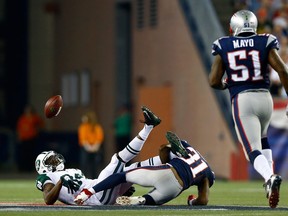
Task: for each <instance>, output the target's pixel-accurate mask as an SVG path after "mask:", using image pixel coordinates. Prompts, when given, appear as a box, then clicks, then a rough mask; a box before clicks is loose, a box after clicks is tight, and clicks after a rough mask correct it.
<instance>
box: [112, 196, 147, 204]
mask: <svg viewBox="0 0 288 216" xmlns="http://www.w3.org/2000/svg"><path fill="white" fill-rule="evenodd" d="M145 201H146V199H145V198H144V197H142V196H135V197H127V196H120V197H118V198H117V199H116V203H117V204H118V205H144V204H145Z"/></svg>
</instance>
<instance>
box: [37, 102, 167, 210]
mask: <svg viewBox="0 0 288 216" xmlns="http://www.w3.org/2000/svg"><path fill="white" fill-rule="evenodd" d="M142 112H143V115H144V119H145V120H144V121H143V120H141V122H142V123H144V128H143V129H142V130H141V131H140V132H139V134H138V135H137V136H136V137H135V138H134V139H133V140H132V141H131V142H130V143H129V144H128V145H127V146H126V147H125V148H124V149H123V150H122V151H120V152H118V153H116V154H114V155H113V156H112V158H111V161H110V163H109V164H108V165H107V166H106V167H105V168H104V169H103V170H102V171H101V173H100V174H99V176H98V179H87V178H85V176H84V175H83V173H82V172H81V170H79V169H65V166H64V163H65V159H64V158H63V156H62V155H60V154H58V153H56V152H54V151H44V152H42V153H41V154H39V155H38V156H37V158H36V161H35V168H36V171H37V172H38V173H39V175H38V177H37V179H36V187H37V189H39V190H40V191H42V192H43V197H44V201H45V203H46V204H47V205H53V204H54V203H55V202H56V201H57V200H59V201H60V202H62V203H65V204H70V205H75V202H74V199H75V197H76V196H77V195H78V194H79V193H80V192H81V191H82V189H83V188H89V187H92V186H93V185H95V184H97V183H98V182H100V181H102V180H103V179H105V178H106V177H108V176H110V175H112V174H113V173H118V172H121V171H123V170H129V169H132V168H135V167H141V166H147V165H159V164H162V162H161V159H160V157H159V156H155V157H153V158H150V159H148V160H145V161H142V162H136V163H133V164H131V165H130V166H125V165H126V163H127V162H129V161H131V160H132V159H133V158H134V157H135V156H136V155H138V153H139V152H140V151H141V149H142V147H143V145H144V143H145V140H146V139H147V138H148V136H149V134H150V132H151V131H152V129H153V128H154V127H155V126H157V125H158V124H160V122H161V119H160V118H159V117H157V116H156V115H155V114H154V113H153V112H152V111H151V110H149V109H148V108H147V107H144V106H143V107H142ZM131 185H132V184H129V183H128V184H121V185H118V186H117V187H114V188H111V189H108V190H104V191H101V192H99V193H97V194H95V196H92V197H91V199H89V200H87V201H86V202H84V203H83V204H84V205H109V204H114V203H115V200H116V198H117V197H119V196H121V195H125V194H129V195H131V194H133V192H134V191H133V187H131Z"/></svg>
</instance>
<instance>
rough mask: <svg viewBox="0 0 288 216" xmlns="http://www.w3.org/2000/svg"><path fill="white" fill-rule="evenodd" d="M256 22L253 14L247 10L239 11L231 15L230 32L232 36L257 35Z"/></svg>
mask: <svg viewBox="0 0 288 216" xmlns="http://www.w3.org/2000/svg"><path fill="white" fill-rule="evenodd" d="M257 26H258V20H257V17H256V16H255V14H254V13H253V12H251V11H249V10H240V11H237V12H236V13H234V14H233V16H232V17H231V19H230V31H231V32H232V34H233V36H237V35H239V34H241V33H245V32H251V33H254V34H256V33H257Z"/></svg>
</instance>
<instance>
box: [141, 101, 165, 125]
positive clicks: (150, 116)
mask: <svg viewBox="0 0 288 216" xmlns="http://www.w3.org/2000/svg"><path fill="white" fill-rule="evenodd" d="M141 109H142V112H143V115H144V119H145V120H144V121H143V120H140V122H142V123H145V124H147V125H153V127H155V126H157V125H159V124H160V123H161V119H160V118H159V117H158V116H156V115H155V114H154V113H153V112H152V111H151V110H150V109H149V108H147V107H145V106H142V107H141Z"/></svg>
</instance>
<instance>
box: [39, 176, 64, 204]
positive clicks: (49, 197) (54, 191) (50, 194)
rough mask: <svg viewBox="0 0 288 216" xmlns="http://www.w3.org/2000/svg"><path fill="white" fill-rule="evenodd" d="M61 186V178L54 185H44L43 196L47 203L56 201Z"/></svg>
mask: <svg viewBox="0 0 288 216" xmlns="http://www.w3.org/2000/svg"><path fill="white" fill-rule="evenodd" d="M61 188H62V182H61V180H59V181H58V182H57V184H56V185H54V184H51V183H48V184H45V185H44V188H43V197H44V201H45V203H46V204H47V205H53V204H54V203H55V202H56V201H57V199H58V196H59V193H60V190H61Z"/></svg>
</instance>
